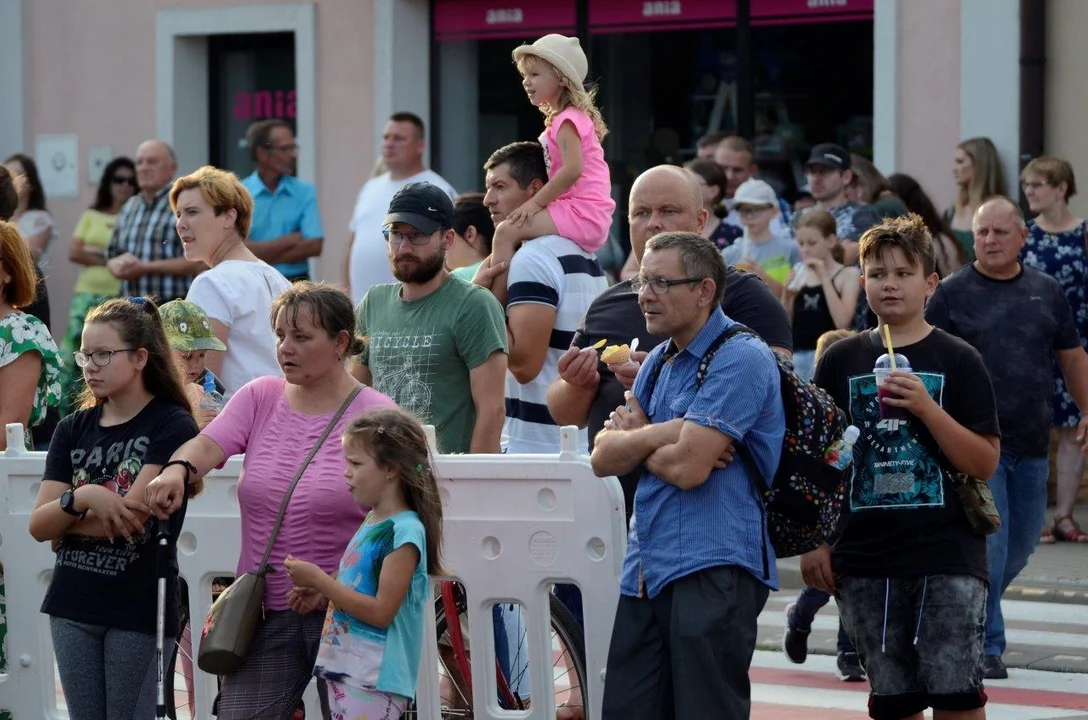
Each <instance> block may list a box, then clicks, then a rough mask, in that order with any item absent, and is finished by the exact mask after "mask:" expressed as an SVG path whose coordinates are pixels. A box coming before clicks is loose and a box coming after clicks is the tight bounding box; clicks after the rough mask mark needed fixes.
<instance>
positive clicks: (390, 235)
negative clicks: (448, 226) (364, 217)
mask: <svg viewBox="0 0 1088 720" xmlns="http://www.w3.org/2000/svg"><path fill="white" fill-rule="evenodd" d="M431 235H434V233H406V232H401V231H400V230H389V229H387V228H386V229H383V230H382V236H383V237H384V238H385V241H386V242H387V243H389V244H390V245H392V246H393V247H397V246H399V245H400V244H401V243H406V242H407V243H411V244H412V245H426V244H427V243H429V242H430V241H431Z"/></svg>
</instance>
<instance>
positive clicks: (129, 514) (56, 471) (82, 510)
mask: <svg viewBox="0 0 1088 720" xmlns="http://www.w3.org/2000/svg"><path fill="white" fill-rule="evenodd" d="M74 359H75V362H76V365H78V366H79V367H81V368H82V369H83V375H84V377H85V378H86V381H87V387H86V389H85V390H84V391H83V394H82V396H81V403H80V409H79V410H77V411H75V412H73V413H72V414H71V415H69V416H68V417H66V418H64V419H63V420H62V421H61V422H60V425H58V426H57V430H56V433H55V434H54V435H53V440H52V442H51V443H50V445H49V455H48V457H47V459H46V463H45V475H44V477H43V479H42V484H41V487H40V489H39V491H38V498H37V501H36V503H35V506H34V511H33V512H32V513H31V516H30V533H31V535H33V536H34V538H35V539H37V540H39V541H41V542H46V541H50V542H52V543H53V545H54V548H55V550H56V553H57V561H56V566H55V568H54V570H53V577H52V579H51V580H50V583H49V589H48V590H47V591H46V595H45V601H44V602H43V603H42V612H43V613H45V614H47V615H49V617H50V630H51V631H52V635H53V649H54V651H55V652H56V658H57V667H58V669H59V671H60V681H61V685H62V687H63V688H64V697H65V699H66V700H67V704H68V714H69V716H70V718H71V720H113V718H122V717H123V718H146V717H153V716H154V713H155V689H156V680H157V676H158V673H157V668H156V661H155V660H156V652H155V630H156V599H157V592H156V591H157V573H156V552H157V551H158V545H157V544H156V542H155V526H154V523H153V522H151V521H150V511H149V509H148V507H147V505H146V504H145V491H146V487H147V484H148V483H149V482H150V481H151V479H152V478H154V477H155V476H156V475H158V474H159V472H160V470H161V469H162V467H163V465H165V464H166V463H167V462H168V460H169V459H170V456H171V455H172V454H173V453H174V451H175V450H177V449H178V447H180V446H181V445H182V443H184V442H185V441H187V440H189V439H191V438H192V437H194V436H195V435H196V434H197V426H196V421H195V420H194V419H193V416H192V412H191V410H190V406H189V400H188V396H187V395H186V394H185V390H184V389H183V387H182V383H181V379H180V377H179V376H178V372H177V369H176V368H175V365H174V362H173V357H172V355H171V351H170V348H169V347H168V346H167V343H166V334H165V332H164V330H163V325H162V320H161V319H160V317H159V313H158V308H156V307H155V304H154V303H153V302H151V301H150V300H145V299H144V298H128V299H116V300H109V301H107V302H105V303H103V304H102V305H99V306H98V307H97V308H95V309H94V310H92V311H91V312H90V313H89V314H88V316H87V322H86V325H85V327H84V328H83V337H82V343H81V345H80V350H79V352H76V353H75V354H74ZM194 489H198V488H194ZM185 507H186V506H185V503H184V502H183V503H182V504H181V506H180V508H179V509H178V510H177V511H176V512H175V513H173V515H171V516H170V518H169V520H168V521H167V522H168V526H169V529H170V536H171V542H170V543H169V545H168V547H169V548H170V550H171V552H172V551H173V549H174V543H176V541H177V537H178V534H179V533H180V532H181V524H182V520H183V519H184V516H185ZM169 565H170V567H169V569H168V576H167V592H166V597H167V606H166V628H165V630H166V633H165V637H166V638H167V647H166V648H164V652H165V653H166V654H167V655H169V653H170V652H171V651H172V648H171V647H169V643H171V642H172V640H170V638H174V637H177V634H178V628H177V623H178V566H177V561H176V559H174V558H171V561H170V563H169Z"/></svg>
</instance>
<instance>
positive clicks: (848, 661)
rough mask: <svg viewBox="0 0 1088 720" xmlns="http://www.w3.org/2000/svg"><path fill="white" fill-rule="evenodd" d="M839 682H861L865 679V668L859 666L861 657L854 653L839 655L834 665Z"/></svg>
mask: <svg viewBox="0 0 1088 720" xmlns="http://www.w3.org/2000/svg"><path fill="white" fill-rule="evenodd" d="M835 665H836V667H837V669H838V671H837V673H836V674H837V675H838V676H839V680H842V681H843V682H861V681H862V680H864V679H865V668H863V667H862V666H861V657H860V656H859V655H858V654H857V653H856V652H846V653H839V658H838V661H837V662H836V663H835Z"/></svg>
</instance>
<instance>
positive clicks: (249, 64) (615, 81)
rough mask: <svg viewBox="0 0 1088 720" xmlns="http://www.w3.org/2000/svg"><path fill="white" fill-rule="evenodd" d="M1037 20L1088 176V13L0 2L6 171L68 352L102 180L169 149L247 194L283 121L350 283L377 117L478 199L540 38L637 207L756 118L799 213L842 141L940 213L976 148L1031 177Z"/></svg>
mask: <svg viewBox="0 0 1088 720" xmlns="http://www.w3.org/2000/svg"><path fill="white" fill-rule="evenodd" d="M1033 2H1037V4H1039V5H1043V6H1045V49H1046V63H1045V70H1044V74H1045V94H1044V97H1045V104H1046V107H1045V114H1044V117H1045V122H1044V123H1043V128H1042V131H1041V132H1042V135H1043V137H1042V139H1041V141H1040V142H1041V146H1042V148H1043V149H1044V150H1045V151H1046V152H1048V153H1054V154H1060V155H1064V156H1065V157H1067V158H1069V159H1070V160H1071V161H1072V162H1073V163H1074V166H1075V167H1077V168H1078V169H1079V168H1083V167H1086V165H1085V164H1084V163H1085V162H1086V161H1088V139H1085V138H1084V137H1083V135H1084V133H1082V132H1080V125H1079V119H1080V117H1081V116H1082V113H1080V112H1079V111H1080V110H1081V109H1082V108H1081V106H1082V105H1083V104H1084V103H1088V100H1085V99H1084V98H1083V94H1082V93H1080V92H1078V90H1079V88H1078V79H1077V76H1076V69H1077V68H1079V67H1080V62H1079V60H1080V59H1081V56H1082V55H1083V54H1085V53H1088V50H1085V49H1083V48H1082V45H1083V43H1081V42H1080V38H1079V28H1083V27H1085V26H1086V25H1085V23H1086V22H1088V3H1084V2H1082V1H1081V0H910V2H906V1H905V0H652V1H645V0H531V1H530V0H314V1H313V2H288V1H286V0H284V1H279V0H256V1H255V2H254V0H220V1H217V2H213V1H212V0H153V1H152V2H141V3H132V2H125V1H124V0H100V1H99V2H95V3H86V2H81V3H76V2H71V1H70V0H0V97H3V98H5V101H4V102H3V103H0V156H7V155H8V154H10V153H13V152H28V153H29V154H32V155H36V156H37V160H38V163H39V165H40V166H42V167H43V169H45V170H46V171H47V172H46V174H47V176H48V181H49V182H50V186H51V187H53V188H59V192H51V193H50V197H49V209H50V211H51V212H52V213H53V214H54V216H55V218H56V221H57V226H58V229H59V231H60V237H61V240H60V241H59V242H60V246H61V247H58V248H57V249H56V250H54V252H53V255H54V257H55V258H57V261H56V262H55V263H54V267H53V270H52V271H51V276H50V278H49V285H50V291H51V295H52V298H53V306H54V307H53V313H54V328H55V329H58V331H59V328H61V327H63V319H64V318H65V317H66V313H67V304H68V298H69V296H70V289H71V287H72V286H73V284H74V278H75V275H76V272H77V268H76V266H74V265H71V264H69V263H67V262H65V261H64V260H63V258H64V257H65V255H66V252H65V249H66V247H67V243H68V238H70V236H71V231H72V229H73V228H74V226H75V223H76V221H77V219H78V217H79V215H80V213H81V212H82V210H83V209H84V208H85V207H86V206H87V205H88V204H89V203H90V201H91V199H92V197H93V192H94V186H95V182H94V168H95V167H100V165H101V162H102V158H103V157H105V158H106V159H108V157H109V156H110V155H118V154H127V155H130V156H131V155H132V154H133V153H134V152H135V149H136V145H137V144H138V143H139V142H140V141H142V140H144V139H147V138H150V137H159V138H162V139H164V140H167V141H168V142H171V143H172V144H173V145H174V147H175V148H176V149H177V152H178V155H179V160H180V171H181V172H183V173H184V172H189V171H191V170H193V169H194V168H196V167H198V166H200V165H202V164H205V163H214V164H218V165H221V166H223V167H228V168H230V169H232V170H235V171H237V172H239V173H246V172H248V171H249V169H250V168H249V164H248V160H247V155H246V151H245V148H244V147H242V146H241V145H240V144H239V141H240V140H241V137H242V135H243V133H244V130H245V127H246V126H247V125H248V124H249V123H250V122H252V121H253V120H257V119H261V118H264V117H270V116H277V117H283V118H285V119H287V120H289V121H291V122H292V123H294V125H295V128H296V135H297V137H298V142H299V144H300V147H301V151H300V156H299V162H298V172H299V175H300V176H302V177H304V178H307V179H309V180H312V181H314V182H315V183H316V184H317V187H318V192H319V198H320V202H321V209H322V214H323V219H324V224H325V229H326V233H327V236H328V237H327V238H326V244H325V251H324V255H323V256H322V258H321V259H320V260H319V262H318V263H317V275H318V276H319V277H326V278H329V279H337V278H339V277H340V268H341V266H342V262H343V257H344V250H345V246H346V242H347V227H346V226H347V222H348V219H349V215H350V213H351V210H352V206H353V203H354V199H355V196H356V193H357V191H358V188H359V187H360V185H361V184H362V183H363V182H364V181H365V180H366V179H367V178H368V177H369V175H370V173H371V169H372V168H373V167H374V163H375V160H376V159H377V158H378V156H379V154H380V146H379V142H380V134H381V130H382V126H383V125H384V121H385V118H386V117H388V115H389V114H391V113H392V112H394V111H398V110H409V111H412V112H416V113H418V114H419V115H420V116H421V117H423V118H424V119H425V120H427V122H428V131H429V135H430V137H429V142H430V144H431V148H430V151H431V157H430V159H429V161H430V162H431V164H432V166H433V167H435V168H436V169H437V170H438V171H439V172H441V173H442V174H443V175H444V176H446V177H447V179H449V180H450V181H451V182H452V183H453V185H454V186H455V187H456V188H457V189H458V190H470V189H480V186H481V185H482V171H481V170H480V166H481V164H482V162H483V160H484V159H485V158H486V157H487V155H488V154H489V153H490V152H491V151H492V150H493V149H495V148H496V147H498V146H500V145H502V144H504V143H506V142H510V141H513V140H517V139H532V138H535V137H536V136H537V135H538V134H539V133H540V132H541V130H542V123H541V118H540V115H539V113H538V112H537V111H536V110H535V109H534V108H533V107H531V106H530V105H529V103H528V102H527V101H526V99H525V97H524V94H523V92H522V90H521V87H520V83H519V78H518V75H517V71H516V68H514V66H513V64H512V62H511V59H510V51H511V50H512V49H513V48H514V47H515V46H516V45H518V44H520V43H522V42H531V41H532V40H533V39H535V38H536V37H539V36H540V35H542V34H544V33H547V32H562V33H566V34H577V35H579V36H580V37H582V39H583V43H584V45H585V47H586V48H587V51H588V55H589V59H590V80H591V81H593V82H596V83H598V85H599V91H600V94H599V103H600V105H601V107H602V109H603V112H604V115H605V118H606V120H607V121H608V123H609V126H610V130H611V132H610V134H609V136H608V137H607V138H606V140H605V149H606V154H607V157H608V159H609V161H610V163H611V164H612V171H613V183H614V186H615V188H614V192H615V195H616V196H617V198H618V199H620V200H621V208H623V205H622V199H623V197H624V196H625V195H626V189H627V188H628V187H629V185H630V182H631V180H632V179H633V177H634V176H635V175H636V174H637V173H638V172H640V171H641V170H643V169H645V168H646V167H649V166H650V165H653V164H656V163H658V162H666V161H671V162H680V161H683V160H686V159H688V158H690V157H691V156H692V154H693V153H694V143H695V140H696V139H697V138H698V137H699V135H701V134H703V133H705V132H709V131H715V130H716V131H730V130H736V129H737V128H738V127H739V125H740V124H741V123H742V122H743V116H744V114H745V112H748V113H749V117H750V122H751V123H752V129H753V136H754V138H755V140H756V146H757V155H758V159H759V161H760V164H761V166H763V168H764V169H765V170H766V171H769V172H772V173H774V174H776V175H777V176H778V177H779V178H780V179H781V180H782V181H783V185H784V187H785V188H786V191H787V194H788V193H789V192H792V191H793V190H794V189H795V188H796V186H797V184H798V180H799V178H800V168H801V165H802V163H803V159H804V157H805V156H806V153H807V149H808V147H809V145H811V144H813V143H816V142H823V141H827V140H835V141H838V142H840V143H842V144H844V145H847V146H849V147H851V149H853V150H855V151H858V152H863V153H865V154H872V156H873V157H874V159H875V161H876V163H877V165H878V167H880V168H881V169H882V170H883V171H884V172H885V173H886V174H890V173H892V172H897V171H902V172H908V173H911V174H913V175H915V176H916V177H917V178H918V179H919V180H920V181H921V182H922V183H923V185H924V186H925V187H926V188H927V190H928V191H929V192H930V194H931V195H932V197H933V198H934V200H935V202H936V203H937V204H938V205H939V206H942V207H944V206H946V205H947V204H948V203H949V202H950V201H951V199H952V197H953V194H954V187H953V184H952V177H951V166H952V153H953V149H954V147H955V145H956V143H958V142H959V141H960V140H962V139H964V138H968V137H972V136H975V135H986V136H989V137H990V138H992V139H993V140H994V142H995V143H996V145H997V147H998V149H999V150H1000V151H1001V153H1002V157H1003V159H1004V161H1005V163H1006V169H1007V172H1008V175H1009V177H1010V178H1014V177H1015V176H1016V170H1017V168H1018V167H1019V164H1020V161H1021V158H1020V155H1021V145H1022V137H1021V135H1022V132H1021V131H1022V123H1021V110H1022V107H1021V105H1022V103H1021V84H1022V83H1021V64H1020V56H1021V42H1022V40H1023V38H1022V34H1023V33H1022V31H1023V23H1022V9H1021V6H1022V4H1023V3H1033ZM741 15H743V16H744V17H743V18H742V17H741ZM745 103H748V106H747V108H746V107H745ZM69 150H70V151H71V152H69V153H68V154H67V155H65V152H67V151H69ZM73 170H74V172H73ZM73 176H74V177H73ZM1078 200H1079V199H1078ZM1078 207H1080V206H1079V205H1078V203H1077V201H1076V200H1075V201H1074V208H1078ZM1085 209H1086V210H1088V206H1086V207H1085Z"/></svg>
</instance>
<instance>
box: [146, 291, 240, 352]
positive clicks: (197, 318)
mask: <svg viewBox="0 0 1088 720" xmlns="http://www.w3.org/2000/svg"><path fill="white" fill-rule="evenodd" d="M159 315H160V316H161V317H162V323H163V325H165V326H166V339H167V341H169V343H170V347H172V348H173V349H174V350H180V351H181V352H192V351H194V350H219V351H221V352H222V351H224V350H226V349H227V346H226V345H224V344H223V341H222V340H220V339H219V338H217V337H216V336H215V332H214V331H213V330H212V324H211V321H210V320H208V314H207V313H205V312H204V311H203V310H201V309H200V306H199V305H197V304H196V303H192V302H189V301H188V300H171V301H170V302H168V303H163V304H162V305H161V306H160V307H159Z"/></svg>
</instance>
